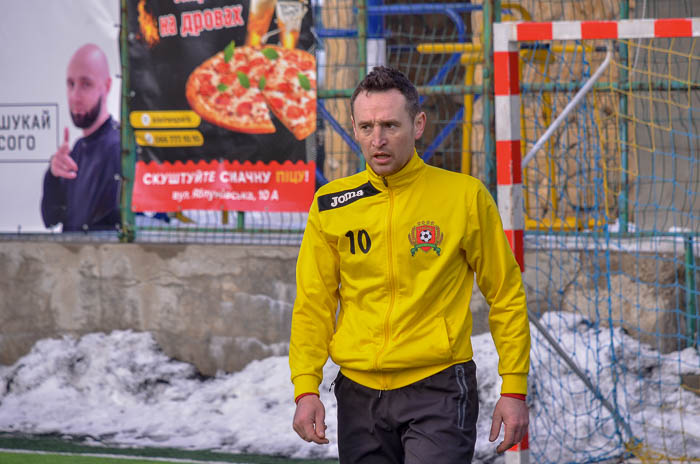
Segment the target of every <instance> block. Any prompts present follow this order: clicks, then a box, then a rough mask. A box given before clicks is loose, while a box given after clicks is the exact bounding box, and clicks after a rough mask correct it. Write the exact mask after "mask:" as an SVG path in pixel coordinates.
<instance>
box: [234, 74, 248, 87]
mask: <svg viewBox="0 0 700 464" xmlns="http://www.w3.org/2000/svg"><path fill="white" fill-rule="evenodd" d="M237 73H238V80H239V82H240V83H241V85H242V86H243V87H244V88H246V89H249V88H250V79H248V76H246V74H245V73H244V72H243V71H237Z"/></svg>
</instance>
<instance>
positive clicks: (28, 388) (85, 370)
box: [0, 313, 700, 463]
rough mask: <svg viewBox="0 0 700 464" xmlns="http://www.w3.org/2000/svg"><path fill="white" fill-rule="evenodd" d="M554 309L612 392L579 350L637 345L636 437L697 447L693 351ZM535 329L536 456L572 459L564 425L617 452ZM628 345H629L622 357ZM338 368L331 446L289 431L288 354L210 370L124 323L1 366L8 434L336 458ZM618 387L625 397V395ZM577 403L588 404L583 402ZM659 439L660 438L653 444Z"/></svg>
mask: <svg viewBox="0 0 700 464" xmlns="http://www.w3.org/2000/svg"><path fill="white" fill-rule="evenodd" d="M547 318H548V319H545V320H543V322H544V323H545V324H557V325H558V327H559V329H558V335H557V336H558V338H559V342H560V343H561V344H562V346H563V347H565V349H566V350H570V352H571V353H572V354H574V358H575V360H576V362H577V364H579V366H580V367H581V368H582V369H583V370H584V371H585V372H589V373H591V372H592V373H595V377H596V378H595V383H596V384H597V386H598V388H599V389H600V390H601V392H602V393H603V394H604V395H605V396H608V397H609V396H610V395H611V391H612V388H613V382H612V374H611V375H610V376H609V377H606V376H605V375H606V374H605V370H602V372H601V370H600V369H597V368H596V366H595V365H591V364H590V363H591V362H593V363H595V362H596V359H595V357H594V356H590V355H586V356H580V354H581V353H589V354H590V352H591V346H588V344H590V339H591V338H590V335H591V334H590V333H584V332H586V331H592V330H598V333H596V334H595V339H596V340H597V343H598V345H600V346H601V348H600V353H599V358H598V362H600V361H601V360H602V361H604V362H608V361H609V359H607V358H605V357H606V356H608V357H609V355H610V353H609V352H610V350H609V345H608V348H605V345H604V344H605V343H608V344H609V343H610V342H611V341H612V342H614V344H615V346H620V347H625V346H628V347H636V349H637V358H635V359H631V360H630V361H629V363H628V364H629V365H630V366H631V368H630V370H629V371H627V372H625V373H622V374H621V373H620V372H618V373H617V375H618V383H617V384H616V385H617V391H616V395H617V398H618V399H619V401H618V402H617V403H618V404H617V406H618V407H619V408H621V411H622V416H623V418H624V419H625V420H626V421H627V422H628V423H630V424H631V428H632V431H633V433H634V434H635V436H637V437H638V438H642V439H644V440H645V441H648V442H650V443H651V444H652V445H655V446H656V445H659V444H661V445H663V446H665V447H666V448H665V449H667V450H668V449H669V448H668V447H669V446H671V447H672V448H671V449H670V450H671V451H674V448H676V447H677V446H681V445H682V446H683V447H684V448H683V450H680V451H682V452H683V453H693V454H688V455H691V456H692V455H694V456H700V396H697V395H695V394H693V393H691V392H688V391H686V390H684V389H682V388H681V386H680V382H679V381H678V376H679V374H680V373H700V359H699V358H698V354H697V352H696V351H695V350H694V349H688V350H684V351H682V352H676V353H671V354H669V355H660V354H659V353H654V352H651V351H649V352H645V353H644V356H639V345H638V344H637V343H636V342H634V341H633V340H632V339H626V338H625V337H626V335H624V334H622V333H621V332H619V331H616V330H610V329H595V328H592V327H590V326H589V325H587V324H585V321H582V320H581V319H580V318H577V317H576V316H573V315H569V314H561V313H554V314H552V313H550V314H548V315H547ZM561 327H565V328H566V330H568V332H566V330H564V331H562V329H561ZM532 333H533V353H535V355H533V366H534V367H535V369H533V373H532V374H531V383H532V384H533V387H532V388H534V390H535V391H534V392H533V393H532V394H531V395H529V400H530V401H533V404H531V411H532V414H531V429H530V430H531V432H530V434H531V443H530V446H531V451H532V453H534V454H535V455H537V456H541V457H542V458H544V459H538V462H544V461H550V462H565V461H570V460H571V459H576V457H575V456H576V455H575V454H574V453H573V452H571V451H570V450H569V449H568V448H570V447H571V443H568V444H562V443H561V442H562V441H565V440H562V439H561V438H557V431H558V430H562V431H566V432H563V433H568V434H571V436H574V437H575V440H579V445H578V446H582V447H583V448H585V447H586V446H590V447H591V450H590V451H586V453H588V454H587V456H595V455H596V453H597V455H598V456H606V455H608V456H609V455H611V453H614V450H615V448H616V446H617V443H616V441H615V439H616V438H615V437H616V436H615V434H614V432H611V429H613V428H614V427H613V426H612V420H611V419H608V420H607V421H605V420H604V421H603V422H602V425H601V423H598V422H594V421H593V420H590V417H587V416H586V415H583V416H582V415H581V414H580V413H577V412H576V411H577V410H578V411H588V410H591V411H595V413H596V414H600V415H602V416H604V417H609V414H606V411H605V410H603V409H602V408H601V407H600V405H599V404H598V403H597V402H596V400H595V399H594V397H593V395H592V394H590V393H588V392H587V390H586V389H585V388H584V387H583V383H582V382H581V381H580V380H579V379H578V377H576V376H575V375H574V374H573V373H572V371H571V370H570V369H568V367H566V366H565V365H564V364H563V363H561V362H560V361H557V360H556V358H554V357H552V358H551V359H552V364H551V365H549V366H546V365H543V364H542V362H543V359H549V357H548V356H547V355H546V354H547V353H549V351H550V348H549V346H544V344H546V342H545V341H544V339H543V338H542V337H541V336H539V335H538V334H537V332H536V331H535V329H534V327H533V328H532ZM605 334H609V335H605ZM601 337H603V338H602V339H601ZM605 337H612V338H610V339H605ZM615 337H617V338H615ZM587 340H588V341H587ZM601 342H602V343H601ZM473 345H474V350H475V353H476V354H475V361H476V363H477V366H478V382H479V398H480V403H481V404H480V408H481V414H480V418H479V423H478V434H479V439H478V441H477V446H476V454H475V462H483V463H486V462H489V463H490V462H502V459H503V458H502V457H498V456H497V455H496V453H495V445H494V444H493V443H490V442H488V438H487V437H488V433H489V432H488V431H489V428H490V420H491V417H490V416H491V412H492V410H493V406H494V405H495V402H496V401H497V399H498V397H499V388H500V379H499V377H498V375H497V372H496V365H497V356H496V352H495V348H494V347H493V343H492V341H491V338H490V336H489V335H488V334H484V335H480V336H476V337H473ZM628 351H629V350H628ZM537 353H543V355H542V356H539V355H538V354H537ZM576 353H579V355H578V356H577V355H576ZM606 353H607V354H606ZM630 354H631V352H630V353H627V354H626V352H625V350H624V349H623V348H621V349H620V350H618V351H617V353H616V356H617V357H618V359H619V358H620V357H624V356H626V355H630ZM649 360H657V361H656V362H651V361H649ZM337 369H338V368H337V366H335V365H333V364H332V363H330V362H329V363H328V365H327V366H326V368H325V372H324V375H325V379H324V382H323V385H322V386H321V392H322V400H323V401H324V403H325V405H326V413H327V421H326V422H327V425H328V436H329V438H330V440H331V444H330V445H326V446H318V445H314V444H309V443H306V442H304V441H302V440H301V439H299V438H298V437H297V436H296V434H295V433H294V432H293V430H292V428H291V421H292V416H293V413H294V402H293V400H292V395H293V389H292V385H291V383H290V381H289V367H288V364H287V358H286V357H284V356H278V357H271V358H267V359H263V360H260V361H255V362H252V363H251V364H249V365H248V366H247V367H246V368H245V369H244V370H243V371H241V372H238V373H233V374H224V373H221V374H219V375H217V376H215V377H212V378H202V377H201V376H199V375H198V373H197V372H196V370H195V369H194V368H193V367H192V366H191V365H189V364H185V363H182V362H178V361H173V360H172V359H169V358H168V357H166V356H165V355H164V354H163V353H162V352H161V351H160V350H159V348H158V346H157V345H156V343H155V341H154V339H153V337H152V336H151V335H150V334H148V333H134V332H130V331H118V332H113V333H111V334H100V333H96V334H90V335H86V336H83V337H82V338H80V339H73V338H70V337H65V338H63V339H49V340H42V341H40V342H38V343H37V344H36V345H35V346H34V348H33V349H32V351H31V352H30V353H29V354H27V355H26V356H25V357H23V358H22V359H20V360H19V361H18V362H17V363H15V364H14V365H12V366H0V431H2V432H21V433H36V434H40V433H41V434H44V433H57V434H61V435H72V436H78V437H88V438H90V441H91V442H93V441H94V443H101V444H104V445H109V446H163V447H176V448H182V449H213V450H220V451H225V452H232V453H256V454H267V455H284V456H289V457H296V458H312V457H313V458H332V457H336V456H337V441H336V431H337V427H336V421H335V415H336V410H335V399H334V397H333V394H332V393H330V384H331V382H332V380H333V379H334V378H335V374H336V372H337ZM620 375H622V378H620ZM644 375H646V376H647V377H648V378H650V379H652V380H653V379H656V378H663V379H666V378H667V379H668V382H653V381H652V382H643V381H641V380H640V379H642V377H640V376H644ZM553 379H554V380H555V382H553ZM673 379H675V381H674V380H673ZM553 383H557V384H560V385H561V384H565V385H567V388H568V389H569V390H572V391H574V392H578V393H575V394H574V395H573V396H572V397H570V398H566V397H563V396H562V393H561V392H559V394H558V398H556V397H555V398H554V400H551V398H552V397H551V396H549V392H547V389H549V388H551V387H552V384H553ZM655 385H656V386H655ZM622 390H624V396H620V395H621V391H622ZM546 392H547V393H546ZM613 396H614V394H613ZM548 397H549V398H550V399H547V398H548ZM650 397H658V398H663V399H664V405H663V410H662V409H660V408H659V406H658V405H657V404H655V403H654V402H653V401H639V400H640V399H643V398H650ZM632 400H634V401H632ZM577 401H583V402H584V403H585V404H584V403H582V404H581V405H579V406H580V407H578V409H577V405H576V402H577ZM626 408H629V409H626ZM545 411H546V414H545ZM650 424H651V425H650ZM650 426H654V427H663V429H664V430H666V431H667V433H665V434H661V435H659V434H656V435H655V434H653V433H651V432H650V430H649V427H650ZM679 430H682V433H680V434H679V433H678V431H679ZM598 435H600V436H598ZM576 437H578V438H576ZM611 437H612V438H611ZM655 437H656V438H655ZM555 438H556V439H555ZM674 438H675V441H673V440H674ZM655 439H657V440H661V441H663V442H662V443H652V442H653V440H655ZM681 441H682V443H681ZM558 442H559V443H558ZM545 447H546V449H545ZM675 450H678V449H675ZM618 451H619V449H618ZM578 456H579V457H580V456H581V455H578Z"/></svg>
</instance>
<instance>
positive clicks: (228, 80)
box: [221, 74, 238, 85]
mask: <svg viewBox="0 0 700 464" xmlns="http://www.w3.org/2000/svg"><path fill="white" fill-rule="evenodd" d="M237 79H238V76H237V75H236V74H225V75H224V76H221V83H222V84H226V85H231V84H233V83H234V82H236V80H237Z"/></svg>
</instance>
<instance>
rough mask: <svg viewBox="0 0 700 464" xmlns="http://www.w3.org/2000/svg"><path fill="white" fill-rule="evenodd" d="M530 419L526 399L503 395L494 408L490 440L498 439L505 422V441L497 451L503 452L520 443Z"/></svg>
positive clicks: (499, 445)
mask: <svg viewBox="0 0 700 464" xmlns="http://www.w3.org/2000/svg"><path fill="white" fill-rule="evenodd" d="M529 421H530V415H529V412H528V409H527V404H526V403H525V401H523V400H519V399H517V398H510V397H507V396H502V397H501V399H499V400H498V403H496V407H495V408H494V409H493V418H492V420H491V434H490V435H489V441H496V439H497V438H498V435H499V434H500V433H501V423H503V424H504V425H505V432H504V433H503V441H502V442H501V443H499V444H498V447H497V448H496V451H497V452H499V453H503V452H504V451H506V450H508V449H510V448H511V447H513V446H515V445H517V444H518V443H520V441H521V440H522V439H523V438H524V437H525V434H526V433H527V426H528V423H529Z"/></svg>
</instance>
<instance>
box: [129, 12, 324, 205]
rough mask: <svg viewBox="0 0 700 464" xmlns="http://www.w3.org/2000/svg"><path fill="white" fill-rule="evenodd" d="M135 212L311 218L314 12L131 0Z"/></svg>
mask: <svg viewBox="0 0 700 464" xmlns="http://www.w3.org/2000/svg"><path fill="white" fill-rule="evenodd" d="M128 16H129V19H128V31H129V47H128V58H129V69H130V73H129V85H130V88H131V89H132V92H131V99H130V103H129V109H130V114H129V122H130V123H131V125H132V127H133V129H134V136H135V140H136V145H137V158H138V159H137V162H136V175H135V180H134V191H133V202H132V209H133V210H134V211H180V210H187V209H208V210H238V211H308V208H309V205H310V204H311V200H312V197H313V193H314V186H315V176H314V174H315V170H316V168H315V164H314V162H313V161H311V160H309V158H310V157H309V155H308V152H309V150H308V149H307V146H309V144H311V143H312V142H311V139H312V138H313V137H310V136H311V135H312V134H313V133H314V131H315V130H316V61H315V57H314V55H313V54H312V53H310V52H308V51H307V50H309V49H311V48H312V46H313V36H312V34H311V32H310V31H311V24H312V18H311V9H310V8H309V5H308V4H306V3H305V2H303V1H299V0H242V1H235V0H191V1H188V0H167V1H166V0H160V1H155V0H130V2H129V4H128Z"/></svg>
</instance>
